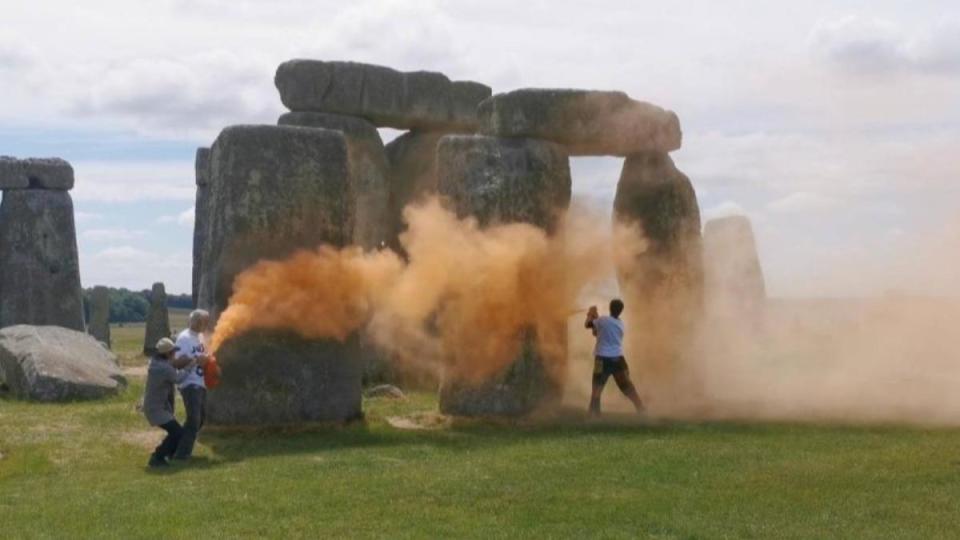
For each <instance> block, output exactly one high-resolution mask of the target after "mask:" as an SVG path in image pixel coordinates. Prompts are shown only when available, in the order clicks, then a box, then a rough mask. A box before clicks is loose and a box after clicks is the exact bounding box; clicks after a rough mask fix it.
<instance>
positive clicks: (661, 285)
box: [614, 152, 703, 401]
mask: <svg viewBox="0 0 960 540" xmlns="http://www.w3.org/2000/svg"><path fill="white" fill-rule="evenodd" d="M614 217H615V219H616V220H617V221H618V222H620V223H621V224H626V225H633V226H638V228H639V230H640V231H642V233H643V235H644V239H645V241H646V244H645V245H646V249H645V250H643V251H642V252H638V253H628V254H623V253H620V254H618V255H620V256H618V257H617V274H618V278H619V282H620V289H621V292H622V295H623V300H624V303H625V304H626V313H627V317H628V319H627V322H628V326H629V330H628V336H629V338H628V339H629V343H628V346H629V348H630V350H631V351H632V352H631V354H632V355H634V356H635V357H636V358H633V359H632V361H631V364H630V365H631V367H632V368H633V367H635V368H636V369H635V371H637V372H638V373H639V377H638V383H639V385H640V386H641V387H643V389H644V391H645V392H646V394H647V395H650V394H654V395H656V394H657V393H658V392H669V391H674V390H676V386H675V383H678V382H679V381H681V380H686V379H685V378H686V377H687V375H689V369H688V365H687V363H688V361H689V354H688V353H689V348H690V346H691V344H692V339H693V336H694V334H695V330H696V324H697V322H698V321H699V319H700V316H701V314H702V301H703V253H702V244H701V236H700V209H699V206H698V205H697V196H696V193H695V192H694V189H693V185H692V184H691V183H690V180H689V179H688V178H687V176H686V175H684V174H683V173H682V172H680V171H679V170H677V168H676V167H675V166H674V164H673V160H671V159H670V156H668V155H667V154H663V153H655V152H651V153H644V154H634V155H631V156H629V157H628V158H627V159H626V160H625V161H624V164H623V171H622V173H621V175H620V181H619V183H618V184H617V194H616V197H615V199H614ZM625 245H629V244H625ZM631 345H632V346H631ZM642 393H643V392H642ZM653 400H654V401H656V397H654V398H653Z"/></svg>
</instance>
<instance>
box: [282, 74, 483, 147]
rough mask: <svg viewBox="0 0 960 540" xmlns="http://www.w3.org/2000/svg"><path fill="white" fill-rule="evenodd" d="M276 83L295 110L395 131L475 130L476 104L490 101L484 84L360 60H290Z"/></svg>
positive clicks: (285, 103)
mask: <svg viewBox="0 0 960 540" xmlns="http://www.w3.org/2000/svg"><path fill="white" fill-rule="evenodd" d="M274 82H275V84H276V86H277V90H279V91H280V99H281V101H283V104H284V105H285V106H286V107H287V108H288V109H290V110H291V111H315V112H326V113H337V114H344V115H349V116H359V117H361V118H365V119H366V120H369V121H370V122H372V123H373V124H374V125H376V126H378V127H392V128H397V129H432V128H442V129H451V130H459V129H473V128H475V127H476V125H477V115H476V108H477V105H478V104H479V103H480V102H481V101H483V100H484V99H486V98H488V97H490V87H488V86H485V85H482V84H480V83H476V82H471V81H458V82H451V81H450V79H448V78H447V76H446V75H443V74H442V73H434V72H430V71H414V72H409V73H403V72H400V71H396V70H394V69H391V68H388V67H383V66H376V65H371V64H361V63H357V62H323V61H320V60H290V61H287V62H284V63H282V64H280V66H279V67H278V68H277V74H276V77H275V78H274Z"/></svg>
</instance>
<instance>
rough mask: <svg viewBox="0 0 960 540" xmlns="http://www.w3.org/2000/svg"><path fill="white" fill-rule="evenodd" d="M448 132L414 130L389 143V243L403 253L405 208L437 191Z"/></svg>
mask: <svg viewBox="0 0 960 540" xmlns="http://www.w3.org/2000/svg"><path fill="white" fill-rule="evenodd" d="M446 135H449V133H448V132H446V131H410V132H407V133H404V134H403V135H401V136H399V137H397V138H396V139H394V140H392V141H390V143H389V144H387V148H386V149H387V160H388V161H389V163H390V204H389V211H388V215H389V218H388V219H389V230H390V234H389V236H388V238H389V239H388V241H387V244H388V245H389V246H390V248H392V249H393V250H394V251H396V252H397V253H403V247H402V246H401V245H400V241H399V238H400V235H401V234H402V233H403V231H404V230H405V229H406V226H405V225H404V222H403V209H404V208H406V207H407V205H408V204H411V203H415V202H417V201H418V200H420V199H422V198H424V197H426V196H429V195H431V194H435V193H436V192H437V143H439V142H440V139H441V138H442V137H445V136H446Z"/></svg>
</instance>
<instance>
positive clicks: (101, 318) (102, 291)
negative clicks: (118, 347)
mask: <svg viewBox="0 0 960 540" xmlns="http://www.w3.org/2000/svg"><path fill="white" fill-rule="evenodd" d="M87 331H88V332H89V333H90V335H91V336H93V337H94V339H96V340H97V341H99V342H100V343H103V344H104V345H106V346H107V348H110V290H109V289H107V288H106V287H103V286H99V285H98V286H96V287H94V288H93V292H92V293H91V294H90V320H89V321H88V324H87Z"/></svg>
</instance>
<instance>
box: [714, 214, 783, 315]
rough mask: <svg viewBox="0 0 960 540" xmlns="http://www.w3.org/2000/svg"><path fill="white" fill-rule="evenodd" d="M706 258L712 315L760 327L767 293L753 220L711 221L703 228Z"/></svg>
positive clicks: (743, 218)
mask: <svg viewBox="0 0 960 540" xmlns="http://www.w3.org/2000/svg"><path fill="white" fill-rule="evenodd" d="M703 259H704V273H705V282H706V300H707V306H708V308H709V311H710V313H711V314H712V315H714V316H717V317H720V318H733V319H736V320H737V321H741V322H742V323H745V324H746V325H747V326H752V327H756V326H757V325H759V324H760V322H761V321H762V319H763V307H764V304H765V302H766V300H767V294H766V286H765V284H764V280H763V269H762V268H761V267H760V257H759V256H758V255H757V244H756V241H755V240H754V237H753V227H751V226H750V220H749V219H748V218H747V217H746V216H728V217H723V218H717V219H711V220H710V221H708V222H707V223H706V225H704V227H703Z"/></svg>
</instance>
